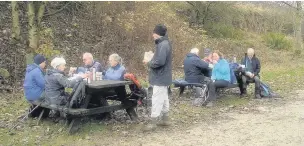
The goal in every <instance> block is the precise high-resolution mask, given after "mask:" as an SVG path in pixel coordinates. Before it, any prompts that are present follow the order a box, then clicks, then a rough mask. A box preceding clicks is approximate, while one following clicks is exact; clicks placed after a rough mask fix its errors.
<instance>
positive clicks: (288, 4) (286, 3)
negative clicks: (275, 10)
mask: <svg viewBox="0 0 304 146" xmlns="http://www.w3.org/2000/svg"><path fill="white" fill-rule="evenodd" d="M281 3H283V4H285V5H287V6H289V7H291V8H294V9H297V8H296V7H295V6H293V5H291V4H290V3H288V2H285V1H281Z"/></svg>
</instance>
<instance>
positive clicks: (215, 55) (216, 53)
mask: <svg viewBox="0 0 304 146" xmlns="http://www.w3.org/2000/svg"><path fill="white" fill-rule="evenodd" d="M223 57H224V56H223V53H221V52H220V51H218V50H215V51H214V52H213V53H212V60H215V61H219V60H220V59H221V58H223Z"/></svg>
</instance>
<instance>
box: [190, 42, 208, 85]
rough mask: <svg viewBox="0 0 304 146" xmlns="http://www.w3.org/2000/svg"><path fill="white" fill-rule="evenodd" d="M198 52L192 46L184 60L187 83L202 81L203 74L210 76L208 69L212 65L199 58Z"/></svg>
mask: <svg viewBox="0 0 304 146" xmlns="http://www.w3.org/2000/svg"><path fill="white" fill-rule="evenodd" d="M198 54H199V50H198V49H197V48H193V49H191V51H190V53H188V54H187V56H186V58H185V60H184V73H185V80H186V81H187V82H189V83H202V82H203V81H204V77H205V76H206V77H210V76H209V70H210V68H212V65H211V64H210V65H209V64H208V63H207V62H205V61H203V60H202V59H200V58H199V56H198Z"/></svg>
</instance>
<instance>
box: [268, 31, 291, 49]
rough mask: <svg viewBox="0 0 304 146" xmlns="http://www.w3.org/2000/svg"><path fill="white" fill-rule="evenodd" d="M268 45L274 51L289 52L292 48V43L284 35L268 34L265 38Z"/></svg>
mask: <svg viewBox="0 0 304 146" xmlns="http://www.w3.org/2000/svg"><path fill="white" fill-rule="evenodd" d="M263 39H264V41H265V43H266V45H267V46H268V47H269V48H271V49H274V50H289V49H291V48H292V42H291V41H290V40H288V39H287V38H286V36H285V35H284V34H282V33H274V32H271V33H268V34H266V35H265V36H264V37H263Z"/></svg>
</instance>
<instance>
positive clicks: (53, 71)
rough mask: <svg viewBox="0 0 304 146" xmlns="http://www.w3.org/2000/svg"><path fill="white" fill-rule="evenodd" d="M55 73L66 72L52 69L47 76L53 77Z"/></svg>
mask: <svg viewBox="0 0 304 146" xmlns="http://www.w3.org/2000/svg"><path fill="white" fill-rule="evenodd" d="M55 73H59V74H64V72H62V71H59V70H57V69H50V70H48V71H47V75H52V74H55Z"/></svg>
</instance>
